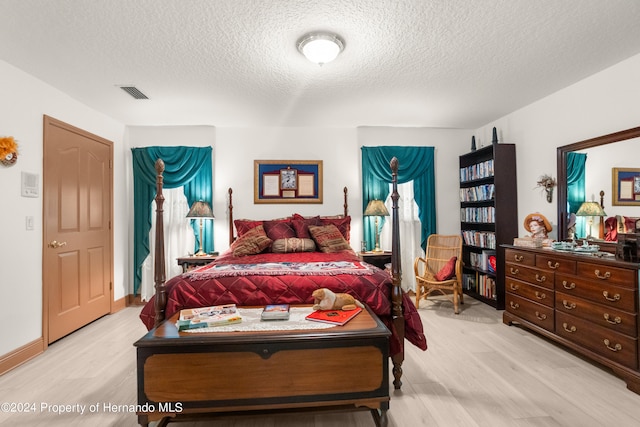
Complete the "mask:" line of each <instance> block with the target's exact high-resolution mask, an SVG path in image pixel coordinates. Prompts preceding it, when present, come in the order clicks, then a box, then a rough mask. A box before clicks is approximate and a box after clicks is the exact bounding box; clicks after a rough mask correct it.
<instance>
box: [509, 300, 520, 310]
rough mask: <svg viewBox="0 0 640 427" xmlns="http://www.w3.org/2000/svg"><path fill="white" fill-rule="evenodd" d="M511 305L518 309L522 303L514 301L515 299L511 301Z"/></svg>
mask: <svg viewBox="0 0 640 427" xmlns="http://www.w3.org/2000/svg"><path fill="white" fill-rule="evenodd" d="M509 305H510V306H511V308H513V309H514V310H517V309H519V308H520V304H518V303H516V302H513V301H509Z"/></svg>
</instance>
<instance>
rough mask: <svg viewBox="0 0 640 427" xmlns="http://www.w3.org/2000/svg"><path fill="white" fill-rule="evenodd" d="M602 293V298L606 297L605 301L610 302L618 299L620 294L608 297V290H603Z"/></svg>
mask: <svg viewBox="0 0 640 427" xmlns="http://www.w3.org/2000/svg"><path fill="white" fill-rule="evenodd" d="M602 295H603V296H604V299H606V300H607V301H612V302H616V301H620V294H614V295H613V297H610V296H609V292H607V291H603V292H602Z"/></svg>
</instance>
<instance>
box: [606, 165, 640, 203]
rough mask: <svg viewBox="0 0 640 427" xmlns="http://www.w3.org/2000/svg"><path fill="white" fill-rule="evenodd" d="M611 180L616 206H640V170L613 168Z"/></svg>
mask: <svg viewBox="0 0 640 427" xmlns="http://www.w3.org/2000/svg"><path fill="white" fill-rule="evenodd" d="M612 175H613V176H612V179H611V185H612V187H613V188H612V190H613V191H612V194H613V201H612V203H611V204H612V205H614V206H640V169H636V168H613V174H612Z"/></svg>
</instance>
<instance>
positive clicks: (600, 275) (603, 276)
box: [594, 270, 611, 280]
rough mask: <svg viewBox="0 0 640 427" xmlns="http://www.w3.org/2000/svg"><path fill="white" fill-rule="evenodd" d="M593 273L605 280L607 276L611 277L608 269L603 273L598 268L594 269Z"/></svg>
mask: <svg viewBox="0 0 640 427" xmlns="http://www.w3.org/2000/svg"><path fill="white" fill-rule="evenodd" d="M594 273H595V275H596V277H597V278H598V279H602V280H607V279H608V278H609V277H611V273H610V272H608V271H607V272H606V273H604V274H600V270H596V271H594Z"/></svg>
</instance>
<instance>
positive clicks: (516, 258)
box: [513, 254, 524, 262]
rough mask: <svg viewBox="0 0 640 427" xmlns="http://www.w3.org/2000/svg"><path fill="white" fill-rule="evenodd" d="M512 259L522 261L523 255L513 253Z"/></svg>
mask: <svg viewBox="0 0 640 427" xmlns="http://www.w3.org/2000/svg"><path fill="white" fill-rule="evenodd" d="M513 259H515V260H516V262H522V260H523V259H524V255H518V254H515V255H514V256H513Z"/></svg>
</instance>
